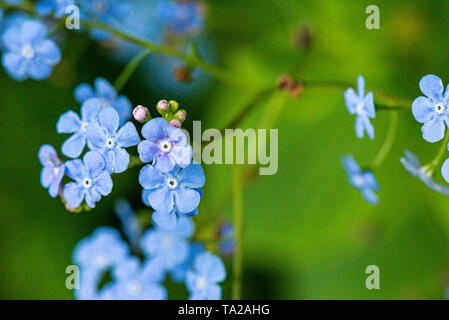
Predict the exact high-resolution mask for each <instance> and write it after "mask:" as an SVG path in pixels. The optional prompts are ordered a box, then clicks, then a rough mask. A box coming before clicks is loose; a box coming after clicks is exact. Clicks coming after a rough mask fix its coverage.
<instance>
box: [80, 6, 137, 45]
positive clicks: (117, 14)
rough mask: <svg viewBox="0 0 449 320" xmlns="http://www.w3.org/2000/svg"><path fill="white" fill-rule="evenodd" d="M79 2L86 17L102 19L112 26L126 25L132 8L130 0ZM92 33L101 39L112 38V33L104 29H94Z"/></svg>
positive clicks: (95, 19) (101, 20)
mask: <svg viewBox="0 0 449 320" xmlns="http://www.w3.org/2000/svg"><path fill="white" fill-rule="evenodd" d="M78 3H79V5H80V10H81V15H82V16H83V17H84V18H85V19H88V20H91V21H100V22H102V23H104V24H106V25H108V26H111V27H120V28H123V27H124V26H126V24H127V23H128V17H129V14H130V11H131V10H132V6H131V4H130V2H129V1H128V0H78ZM91 35H92V37H94V38H95V39H97V40H100V41H101V40H107V39H108V38H110V34H109V33H108V32H106V31H103V30H93V31H91Z"/></svg>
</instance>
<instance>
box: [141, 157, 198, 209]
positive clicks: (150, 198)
mask: <svg viewBox="0 0 449 320" xmlns="http://www.w3.org/2000/svg"><path fill="white" fill-rule="evenodd" d="M205 181H206V177H205V176H204V171H203V168H202V167H201V165H199V164H197V163H192V164H191V165H190V166H188V167H187V168H185V169H179V168H177V167H176V168H175V170H173V171H172V172H170V173H161V172H160V171H158V170H157V169H155V168H154V167H153V166H151V165H146V166H145V167H143V168H142V170H141V171H140V175H139V182H140V184H141V185H142V187H143V188H144V190H143V191H142V201H143V203H145V204H146V205H148V206H151V207H153V209H155V210H156V211H160V212H161V213H169V212H170V211H172V210H173V209H176V211H177V212H179V213H181V214H188V213H191V212H192V211H194V210H195V209H196V208H197V207H198V204H199V203H200V199H201V194H200V192H198V188H202V187H203V186H204V183H205Z"/></svg>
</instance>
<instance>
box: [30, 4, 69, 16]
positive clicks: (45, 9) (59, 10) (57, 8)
mask: <svg viewBox="0 0 449 320" xmlns="http://www.w3.org/2000/svg"><path fill="white" fill-rule="evenodd" d="M73 5H75V1H74V0H40V1H39V2H38V3H36V11H37V13H39V14H40V15H42V16H47V15H49V14H50V13H52V12H53V13H54V17H55V18H61V17H63V16H65V15H66V14H67V13H66V9H67V7H70V6H73Z"/></svg>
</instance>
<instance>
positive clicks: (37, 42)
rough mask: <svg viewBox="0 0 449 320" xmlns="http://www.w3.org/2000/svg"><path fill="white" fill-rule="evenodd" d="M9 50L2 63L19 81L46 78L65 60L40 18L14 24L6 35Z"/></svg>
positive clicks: (4, 43) (6, 48) (5, 43)
mask: <svg viewBox="0 0 449 320" xmlns="http://www.w3.org/2000/svg"><path fill="white" fill-rule="evenodd" d="M2 42H3V45H4V46H5V53H4V54H3V56H2V65H3V67H4V68H5V69H6V71H7V72H8V74H9V75H10V76H11V77H12V78H14V79H15V80H18V81H22V80H25V79H27V78H31V79H34V80H44V79H46V78H48V77H49V76H50V74H51V72H52V68H53V66H55V65H56V64H58V63H59V61H61V51H60V49H59V48H58V46H57V45H56V44H55V42H54V41H53V40H51V39H48V38H47V28H46V27H45V26H44V24H42V23H41V22H39V21H35V20H25V21H23V22H22V23H19V24H11V25H10V26H9V27H8V29H7V30H6V31H5V32H4V33H3V35H2Z"/></svg>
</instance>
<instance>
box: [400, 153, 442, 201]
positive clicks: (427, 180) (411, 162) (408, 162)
mask: <svg viewBox="0 0 449 320" xmlns="http://www.w3.org/2000/svg"><path fill="white" fill-rule="evenodd" d="M400 161H401V163H402V165H403V166H404V168H405V169H406V170H407V171H408V172H410V173H411V174H412V176H414V177H416V178H418V179H420V180H421V181H422V182H424V184H425V185H426V186H427V187H429V188H430V189H432V190H435V191H437V192H439V193H442V194H446V195H449V188H448V187H445V186H443V185H441V184H439V183H437V182H435V181H434V180H433V179H432V172H431V171H429V170H428V167H427V166H421V162H420V161H419V159H418V157H417V156H416V155H415V154H413V153H412V152H410V151H408V150H405V157H402V158H401V159H400Z"/></svg>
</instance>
